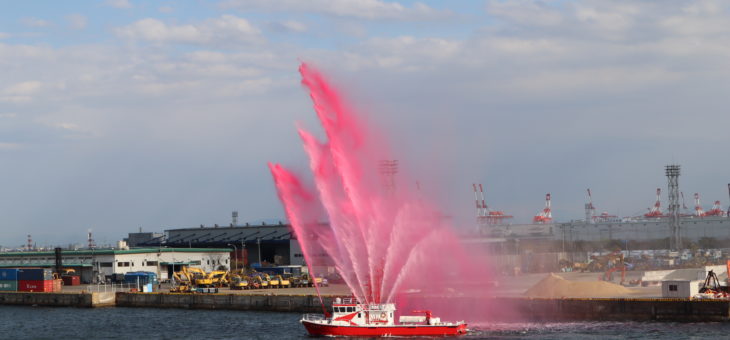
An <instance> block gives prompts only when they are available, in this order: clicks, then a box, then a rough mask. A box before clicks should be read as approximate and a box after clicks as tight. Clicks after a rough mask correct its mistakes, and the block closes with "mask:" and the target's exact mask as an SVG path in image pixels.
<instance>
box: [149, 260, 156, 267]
mask: <svg viewBox="0 0 730 340" xmlns="http://www.w3.org/2000/svg"><path fill="white" fill-rule="evenodd" d="M147 265H148V266H157V261H147Z"/></svg>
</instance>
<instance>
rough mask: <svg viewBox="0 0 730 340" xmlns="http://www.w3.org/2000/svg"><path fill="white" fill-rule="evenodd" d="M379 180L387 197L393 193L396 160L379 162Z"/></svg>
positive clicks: (396, 170) (396, 168)
mask: <svg viewBox="0 0 730 340" xmlns="http://www.w3.org/2000/svg"><path fill="white" fill-rule="evenodd" d="M379 165H380V167H379V168H380V178H381V180H382V181H383V188H384V189H385V192H386V193H387V194H388V195H392V194H394V193H395V174H397V173H398V160H397V159H393V160H388V159H384V160H381V161H380V164H379Z"/></svg>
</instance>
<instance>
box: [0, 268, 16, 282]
mask: <svg viewBox="0 0 730 340" xmlns="http://www.w3.org/2000/svg"><path fill="white" fill-rule="evenodd" d="M0 281H18V268H0Z"/></svg>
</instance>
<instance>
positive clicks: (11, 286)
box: [0, 280, 18, 292]
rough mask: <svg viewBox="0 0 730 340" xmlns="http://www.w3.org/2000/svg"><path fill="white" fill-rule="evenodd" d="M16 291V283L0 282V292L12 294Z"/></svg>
mask: <svg viewBox="0 0 730 340" xmlns="http://www.w3.org/2000/svg"><path fill="white" fill-rule="evenodd" d="M17 290H18V281H15V280H13V281H0V292H14V291H17Z"/></svg>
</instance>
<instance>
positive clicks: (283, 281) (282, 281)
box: [276, 275, 291, 288]
mask: <svg viewBox="0 0 730 340" xmlns="http://www.w3.org/2000/svg"><path fill="white" fill-rule="evenodd" d="M276 279H277V280H279V288H291V281H289V279H286V278H284V277H283V276H281V275H276Z"/></svg>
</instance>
